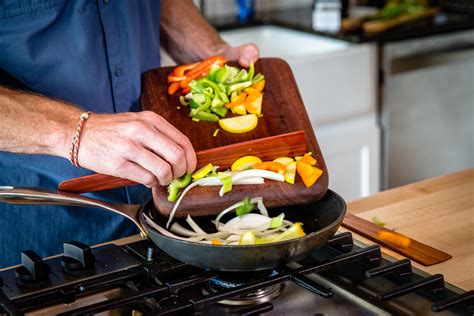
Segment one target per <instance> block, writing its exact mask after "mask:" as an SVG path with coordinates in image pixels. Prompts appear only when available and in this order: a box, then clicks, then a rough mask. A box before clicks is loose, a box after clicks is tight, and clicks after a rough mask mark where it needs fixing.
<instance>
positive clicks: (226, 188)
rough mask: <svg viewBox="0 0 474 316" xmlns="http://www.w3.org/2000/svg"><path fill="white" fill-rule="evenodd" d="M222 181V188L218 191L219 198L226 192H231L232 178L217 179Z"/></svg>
mask: <svg viewBox="0 0 474 316" xmlns="http://www.w3.org/2000/svg"><path fill="white" fill-rule="evenodd" d="M219 179H220V180H221V181H222V187H221V189H220V191H219V196H224V194H226V193H227V192H230V191H232V176H225V177H221V178H219Z"/></svg>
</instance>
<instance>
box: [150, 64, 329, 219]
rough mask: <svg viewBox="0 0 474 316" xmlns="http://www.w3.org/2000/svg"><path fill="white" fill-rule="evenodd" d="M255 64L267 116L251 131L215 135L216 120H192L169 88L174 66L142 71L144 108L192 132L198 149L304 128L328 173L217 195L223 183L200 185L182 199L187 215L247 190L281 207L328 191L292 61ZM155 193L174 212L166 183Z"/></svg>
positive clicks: (209, 210) (212, 209)
mask: <svg viewBox="0 0 474 316" xmlns="http://www.w3.org/2000/svg"><path fill="white" fill-rule="evenodd" d="M255 69H256V72H257V73H258V72H261V73H262V74H264V75H265V81H266V85H265V90H264V97H263V104H262V113H263V116H261V117H259V122H258V125H257V127H256V128H255V129H254V130H252V131H250V132H248V133H243V134H231V133H228V132H226V131H224V130H220V131H219V133H218V134H217V136H216V137H213V136H212V135H213V133H214V131H215V130H216V129H218V128H219V125H218V124H217V123H209V122H194V121H192V120H191V119H190V118H189V116H188V114H189V109H188V108H187V107H183V106H180V103H179V100H178V96H177V95H174V96H169V95H167V93H166V85H167V82H166V78H167V75H168V73H169V72H170V71H171V70H172V68H171V67H168V68H158V69H154V70H151V71H148V72H146V73H145V74H144V75H143V78H142V96H141V104H142V109H143V110H148V111H153V112H155V113H158V114H159V115H161V116H163V117H164V118H165V119H166V120H168V121H169V122H170V123H171V124H173V125H174V126H176V127H177V128H178V129H179V130H180V131H181V132H183V133H184V134H185V135H186V136H188V137H189V139H190V140H191V142H192V144H193V146H194V149H195V150H196V151H201V150H207V149H212V148H215V147H219V146H224V145H230V144H234V143H238V142H243V141H248V140H252V139H258V138H263V137H269V136H275V135H279V134H284V133H289V132H294V131H298V130H304V131H305V134H306V147H307V148H308V150H309V151H311V152H312V153H313V155H314V157H315V158H316V160H317V167H318V168H320V169H322V170H323V175H322V176H321V178H320V179H319V180H318V181H317V183H316V184H315V185H314V186H313V187H311V188H306V187H305V186H304V184H303V182H302V181H301V179H300V178H299V177H297V180H296V182H295V184H294V185H290V184H286V183H280V182H274V181H270V180H267V181H266V183H265V184H264V185H245V186H234V188H233V190H232V191H231V192H229V193H228V194H226V195H224V197H222V198H220V197H219V195H218V191H219V188H218V187H197V188H195V189H193V190H191V191H190V192H189V193H188V195H186V198H185V199H183V202H182V204H181V205H180V207H179V211H178V212H177V214H176V215H177V216H186V215H187V214H188V213H189V214H192V215H194V216H199V215H208V214H217V213H218V212H219V211H220V210H222V209H223V208H225V207H226V206H229V205H230V204H232V203H235V202H238V201H240V200H242V199H243V198H244V197H245V196H262V197H263V198H264V201H265V205H267V206H268V207H276V206H288V205H297V204H305V203H310V202H313V201H316V200H318V199H320V198H321V197H322V196H323V195H324V193H325V192H326V190H327V187H328V172H327V169H326V165H325V162H324V159H323V156H322V154H321V150H320V148H319V145H318V142H317V140H316V136H315V135H314V132H313V129H312V126H311V123H310V121H309V118H308V115H307V113H306V109H305V107H304V104H303V101H302V99H301V96H300V94H299V91H298V88H297V85H296V81H295V78H294V76H293V73H292V71H291V69H290V67H289V65H288V64H287V63H286V62H285V61H284V60H282V59H278V58H262V59H260V60H259V61H258V62H257V63H256V65H255ZM310 106H314V105H310ZM178 107H179V109H178ZM278 145H279V144H278V143H276V144H275V146H278ZM243 155H245V153H243ZM274 158H277V157H274ZM215 165H219V161H216V162H215ZM198 167H200V166H198ZM153 195H154V199H155V204H156V206H157V208H158V210H159V211H160V212H161V213H163V214H165V215H166V214H169V212H170V211H171V209H172V206H173V204H171V203H169V202H168V200H167V199H166V197H167V192H166V188H165V187H160V188H158V189H156V190H154V192H153Z"/></svg>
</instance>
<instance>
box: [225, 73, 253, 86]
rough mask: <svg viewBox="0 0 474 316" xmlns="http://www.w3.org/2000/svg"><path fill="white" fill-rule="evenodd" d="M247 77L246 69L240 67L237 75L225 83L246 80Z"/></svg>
mask: <svg viewBox="0 0 474 316" xmlns="http://www.w3.org/2000/svg"><path fill="white" fill-rule="evenodd" d="M247 77H248V74H247V70H245V69H241V70H240V71H239V73H238V74H237V76H235V77H234V78H232V80H229V81H227V82H226V84H229V85H232V84H234V83H239V82H243V81H246V80H247Z"/></svg>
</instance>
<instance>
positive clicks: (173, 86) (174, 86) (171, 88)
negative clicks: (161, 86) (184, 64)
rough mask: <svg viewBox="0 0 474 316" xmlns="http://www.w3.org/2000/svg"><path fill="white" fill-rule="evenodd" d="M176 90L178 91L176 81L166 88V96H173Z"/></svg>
mask: <svg viewBox="0 0 474 316" xmlns="http://www.w3.org/2000/svg"><path fill="white" fill-rule="evenodd" d="M178 89H179V82H178V81H175V82H172V83H171V84H170V85H169V86H168V94H169V95H172V94H174V93H175V92H176V91H178Z"/></svg>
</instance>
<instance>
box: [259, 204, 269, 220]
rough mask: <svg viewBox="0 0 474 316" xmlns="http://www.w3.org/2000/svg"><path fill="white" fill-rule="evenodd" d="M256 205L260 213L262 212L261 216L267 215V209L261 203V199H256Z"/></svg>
mask: <svg viewBox="0 0 474 316" xmlns="http://www.w3.org/2000/svg"><path fill="white" fill-rule="evenodd" d="M257 207H258V209H259V210H260V214H262V215H263V216H267V217H268V211H267V208H266V207H265V205H264V204H263V200H258V201H257Z"/></svg>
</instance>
